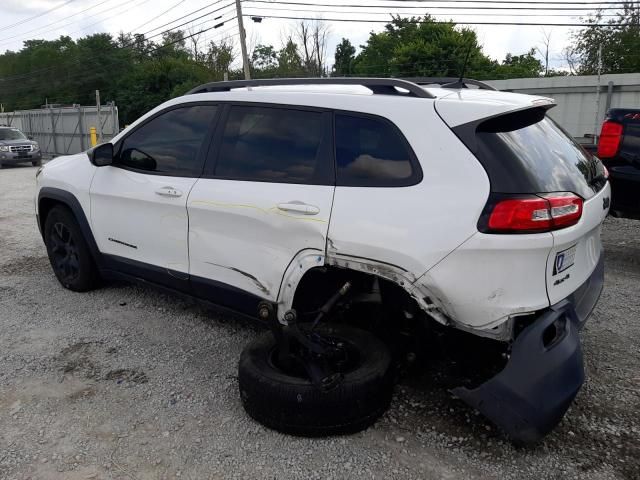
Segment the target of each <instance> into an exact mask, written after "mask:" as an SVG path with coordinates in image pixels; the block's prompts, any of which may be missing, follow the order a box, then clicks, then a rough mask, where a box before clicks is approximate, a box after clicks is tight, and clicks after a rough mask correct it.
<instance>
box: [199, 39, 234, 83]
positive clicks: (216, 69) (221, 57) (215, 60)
mask: <svg viewBox="0 0 640 480" xmlns="http://www.w3.org/2000/svg"><path fill="white" fill-rule="evenodd" d="M236 56H237V55H236V52H235V49H234V48H233V43H232V41H231V39H230V38H222V39H220V40H219V41H218V42H217V43H216V42H213V41H211V42H209V46H208V49H207V52H206V53H205V65H206V66H207V68H208V69H209V71H210V72H211V73H213V74H214V76H215V78H219V79H222V78H223V76H224V73H225V72H228V71H229V67H230V66H231V64H232V63H233V61H234V60H235V59H236Z"/></svg>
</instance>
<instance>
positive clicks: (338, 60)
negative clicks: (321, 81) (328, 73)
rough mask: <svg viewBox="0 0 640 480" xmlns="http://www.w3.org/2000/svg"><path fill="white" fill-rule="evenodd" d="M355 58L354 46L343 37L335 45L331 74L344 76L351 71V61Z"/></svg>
mask: <svg viewBox="0 0 640 480" xmlns="http://www.w3.org/2000/svg"><path fill="white" fill-rule="evenodd" d="M355 59H356V48H355V47H354V46H353V45H352V44H351V42H350V41H349V40H348V39H346V38H343V39H342V41H341V42H340V43H339V44H338V45H337V46H336V53H335V55H334V64H333V75H336V76H345V75H350V74H351V73H353V62H354V61H355Z"/></svg>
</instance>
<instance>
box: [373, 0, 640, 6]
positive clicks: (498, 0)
mask: <svg viewBox="0 0 640 480" xmlns="http://www.w3.org/2000/svg"><path fill="white" fill-rule="evenodd" d="M373 1H374V2H389V1H390V2H400V3H405V2H410V3H487V2H485V1H483V0H373ZM491 3H514V4H523V3H526V4H531V3H533V4H536V5H621V4H622V3H627V4H634V5H638V4H640V1H639V0H632V1H629V2H624V1H618V2H611V1H605V2H598V1H595V2H577V1H573V2H563V1H553V0H551V1H547V0H542V1H539V2H537V1H534V0H528V1H527V0H492V1H491Z"/></svg>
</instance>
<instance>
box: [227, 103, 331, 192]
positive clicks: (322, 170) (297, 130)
mask: <svg viewBox="0 0 640 480" xmlns="http://www.w3.org/2000/svg"><path fill="white" fill-rule="evenodd" d="M325 130H326V129H325V117H324V115H323V114H322V113H321V112H316V111H306V110H293V109H286V108H273V107H254V106H232V107H231V109H230V111H229V116H228V118H227V122H226V125H225V127H224V132H223V136H222V143H221V146H220V152H219V154H218V160H217V163H216V168H215V176H216V177H222V178H230V179H235V180H248V181H263V182H275V183H308V184H326V183H327V182H329V181H330V180H331V179H330V178H329V174H330V165H331V162H330V159H329V156H328V155H327V154H326V151H325V148H324V145H325V143H326V140H325V139H324V137H325Z"/></svg>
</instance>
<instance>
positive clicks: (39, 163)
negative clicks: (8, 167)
mask: <svg viewBox="0 0 640 480" xmlns="http://www.w3.org/2000/svg"><path fill="white" fill-rule="evenodd" d="M31 166H32V167H40V166H42V159H40V160H34V161H33V162H31Z"/></svg>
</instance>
